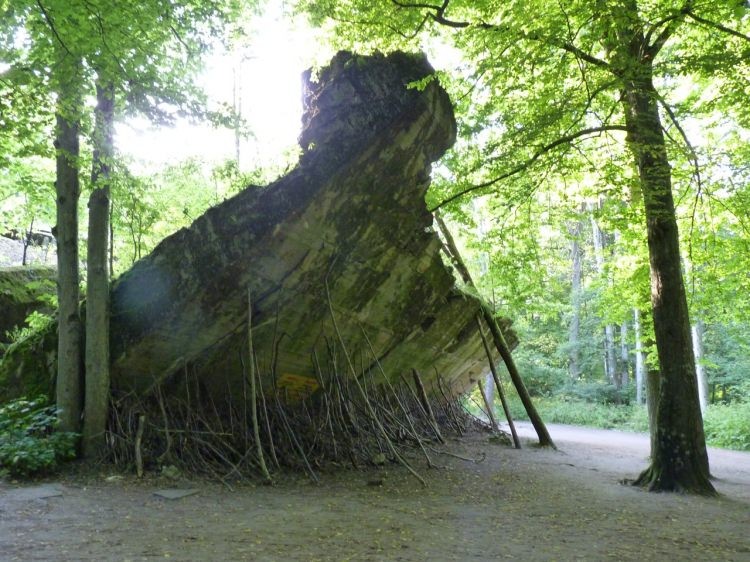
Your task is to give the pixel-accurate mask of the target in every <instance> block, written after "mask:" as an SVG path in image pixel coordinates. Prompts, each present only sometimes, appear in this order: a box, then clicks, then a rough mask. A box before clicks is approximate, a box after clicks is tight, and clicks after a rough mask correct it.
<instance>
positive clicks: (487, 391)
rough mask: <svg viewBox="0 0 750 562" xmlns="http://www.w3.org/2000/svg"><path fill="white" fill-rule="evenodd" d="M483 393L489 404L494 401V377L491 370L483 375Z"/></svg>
mask: <svg viewBox="0 0 750 562" xmlns="http://www.w3.org/2000/svg"><path fill="white" fill-rule="evenodd" d="M484 395H485V396H486V397H487V400H489V402H490V404H494V403H495V379H494V378H493V376H492V372H489V373H487V376H486V377H484Z"/></svg>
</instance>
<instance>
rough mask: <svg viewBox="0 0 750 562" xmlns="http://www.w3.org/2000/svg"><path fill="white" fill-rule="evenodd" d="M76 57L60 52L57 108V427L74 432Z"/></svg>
mask: <svg viewBox="0 0 750 562" xmlns="http://www.w3.org/2000/svg"><path fill="white" fill-rule="evenodd" d="M80 72H81V63H80V60H75V59H73V57H72V56H70V55H67V56H66V54H65V53H64V54H62V55H61V62H60V63H59V67H58V73H59V74H58V75H57V76H56V78H57V79H58V81H59V83H58V92H57V94H58V98H57V109H56V115H55V119H56V123H57V126H56V129H55V149H56V154H57V156H56V160H57V162H56V181H55V190H56V200H57V226H56V237H57V299H58V316H59V320H58V344H57V382H56V399H57V408H58V419H59V425H58V429H59V430H60V431H78V430H79V427H80V419H81V403H82V396H81V317H80V311H79V301H80V295H79V289H78V283H79V279H78V277H79V274H78V273H79V272H78V197H79V195H80V185H79V178H78V156H79V139H78V135H79V115H80V113H79V111H80V104H81V100H80V94H79V88H80V81H79V77H80Z"/></svg>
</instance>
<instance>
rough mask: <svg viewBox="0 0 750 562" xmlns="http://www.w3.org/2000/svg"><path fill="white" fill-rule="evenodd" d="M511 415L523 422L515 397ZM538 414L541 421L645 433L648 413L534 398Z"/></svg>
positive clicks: (622, 406)
mask: <svg viewBox="0 0 750 562" xmlns="http://www.w3.org/2000/svg"><path fill="white" fill-rule="evenodd" d="M509 403H510V410H511V414H512V415H513V416H514V417H515V418H517V419H520V420H526V419H528V417H527V416H526V411H525V410H524V408H523V404H521V401H520V400H519V399H518V398H517V397H512V398H511V399H510V400H509ZM534 405H535V406H536V408H537V410H538V411H539V414H540V415H541V416H542V419H544V421H545V422H549V423H564V424H569V425H583V426H589V427H601V428H604V429H624V430H629V431H648V413H647V412H646V408H645V406H640V407H639V406H636V405H634V404H599V403H596V402H584V401H582V400H571V399H565V398H537V399H535V400H534Z"/></svg>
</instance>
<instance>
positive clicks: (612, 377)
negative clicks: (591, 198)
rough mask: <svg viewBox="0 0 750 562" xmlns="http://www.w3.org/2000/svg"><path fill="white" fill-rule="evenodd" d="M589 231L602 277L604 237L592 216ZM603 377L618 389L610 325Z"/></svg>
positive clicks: (613, 342) (608, 326)
mask: <svg viewBox="0 0 750 562" xmlns="http://www.w3.org/2000/svg"><path fill="white" fill-rule="evenodd" d="M591 231H592V237H593V240H594V259H595V262H596V271H597V273H598V274H599V275H600V276H604V273H605V272H604V235H603V233H602V230H601V228H599V224H598V223H597V222H596V219H595V218H594V215H593V213H592V215H591ZM604 375H605V377H606V378H607V380H608V381H609V382H610V383H612V384H613V385H615V386H616V387H617V388H620V381H619V377H618V376H617V354H616V353H615V327H614V326H613V325H612V324H606V325H605V326H604Z"/></svg>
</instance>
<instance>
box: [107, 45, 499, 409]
mask: <svg viewBox="0 0 750 562" xmlns="http://www.w3.org/2000/svg"><path fill="white" fill-rule="evenodd" d="M430 73H432V69H431V67H430V66H429V64H428V63H427V61H426V59H425V58H424V57H423V56H422V55H407V54H403V53H396V54H392V55H389V56H387V57H386V56H383V55H374V56H368V57H358V56H353V55H351V54H350V53H339V54H338V55H337V56H336V57H335V58H334V59H333V61H332V63H331V65H330V67H328V68H327V69H324V70H323V71H322V72H321V74H320V81H319V82H310V81H309V80H308V82H307V84H306V87H305V90H306V93H305V100H306V101H305V114H304V117H303V132H302V134H301V137H300V143H301V146H302V147H303V149H304V151H305V152H304V154H303V156H302V158H301V161H300V163H299V165H298V166H297V168H295V169H294V170H293V171H292V172H291V173H289V174H288V175H287V176H285V177H284V178H282V179H280V180H278V181H277V182H275V183H273V184H271V185H269V186H267V187H264V188H257V187H251V188H248V189H246V190H245V191H243V192H242V193H240V194H238V195H237V196H235V197H234V198H232V199H230V200H228V201H226V202H224V203H222V204H221V205H218V206H217V207H214V208H212V209H210V210H209V211H208V212H207V213H205V214H204V215H203V216H201V217H200V218H199V219H197V220H196V221H195V222H194V223H193V224H192V225H191V226H190V228H186V229H182V230H180V231H179V232H177V233H175V234H174V235H172V236H170V237H168V238H167V239H165V240H164V241H163V242H162V243H161V244H159V246H158V247H157V248H156V249H155V250H154V251H153V252H152V253H151V254H150V255H149V256H147V257H146V258H144V259H143V260H141V261H139V262H138V263H136V264H135V265H134V266H133V268H132V269H131V270H130V271H128V272H127V273H126V274H124V275H123V276H122V277H121V278H120V279H118V280H117V282H116V283H115V284H114V285H113V288H112V324H111V359H112V371H111V374H112V385H113V389H114V391H115V392H135V393H140V394H143V393H148V392H149V391H151V390H152V389H153V388H154V386H155V385H157V384H161V383H163V382H166V383H167V384H169V383H172V384H174V387H173V388H175V389H177V388H184V381H185V376H189V377H190V380H191V384H192V381H193V380H194V379H198V380H199V381H200V383H201V384H200V386H201V388H204V389H206V390H208V391H209V392H211V393H212V394H214V396H218V397H220V396H222V395H225V394H226V393H227V392H237V393H241V392H242V380H243V378H242V367H241V364H240V353H241V352H242V351H244V350H245V349H246V337H247V336H246V334H247V317H248V315H247V307H248V302H247V298H248V289H249V291H250V293H251V295H252V306H253V336H254V340H255V349H256V351H257V353H258V358H259V363H260V367H261V369H260V370H261V374H262V376H263V380H262V383H263V385H266V386H268V385H269V384H270V383H271V370H272V369H271V367H270V364H271V356H272V351H273V349H274V348H275V347H276V346H275V343H276V342H278V352H279V353H278V357H277V362H276V367H277V368H276V373H275V374H276V377H277V378H278V379H279V380H302V379H295V377H310V378H312V377H314V370H313V362H312V355H313V354H314V353H315V354H317V356H318V358H319V359H320V360H321V363H323V367H324V368H327V365H326V364H327V356H328V351H329V350H330V349H331V348H335V351H334V353H335V354H336V355H337V356H338V359H339V361H340V362H339V368H340V369H341V370H342V372H344V371H345V367H343V362H342V361H341V353H342V350H341V349H340V345H339V344H338V342H337V337H336V335H335V333H334V330H333V326H332V323H331V319H330V313H329V302H328V298H327V291H326V286H327V287H328V290H329V291H330V302H331V305H332V307H333V309H334V314H335V316H336V320H337V323H338V326H339V328H340V331H341V335H342V337H343V339H344V340H345V342H346V346H347V350H348V352H349V353H350V354H351V355H352V356H353V357H354V360H355V363H356V368H357V371H358V372H360V373H361V372H365V371H367V370H368V369H373V372H375V373H376V376H378V377H380V376H382V375H380V374H379V373H380V371H379V369H374V366H375V365H376V361H375V357H374V356H376V357H377V358H378V360H379V364H380V366H381V367H382V368H383V370H384V371H385V373H386V376H388V377H389V378H391V379H393V380H397V379H398V378H399V377H400V375H401V374H408V373H409V372H410V371H411V369H412V368H416V369H418V370H420V371H421V372H422V375H423V379H424V382H425V385H426V386H427V387H428V389H434V388H435V384H434V383H435V381H436V373H440V375H441V377H442V379H443V382H445V384H446V385H450V386H452V387H453V388H454V389H456V390H462V389H465V388H467V387H468V385H469V384H470V382H469V381H470V380H472V379H475V378H476V377H478V376H479V375H481V374H482V373H483V372H484V371H485V369H486V358H485V357H484V351H483V349H482V345H481V340H480V338H479V336H478V333H477V330H476V327H475V315H476V313H477V311H478V309H479V303H478V302H477V300H476V299H475V298H473V297H471V296H468V295H465V294H462V293H461V292H459V291H458V290H457V289H456V288H455V281H454V278H453V276H452V274H451V273H450V272H449V271H448V270H447V269H446V268H445V266H444V264H443V262H442V260H441V257H440V254H439V253H440V242H439V240H438V238H437V236H436V235H435V233H434V232H433V230H432V222H433V219H432V215H431V214H430V213H429V212H428V210H427V209H426V206H425V202H424V196H425V192H426V190H427V188H428V186H429V182H430V166H431V163H432V162H434V161H435V160H436V159H437V158H439V157H440V156H441V155H442V154H443V153H444V152H445V150H447V149H448V147H450V145H451V144H452V143H453V142H454V140H455V135H456V124H455V120H454V116H453V108H452V106H451V102H450V100H449V98H448V95H447V94H446V93H445V91H444V90H443V89H442V88H441V87H440V86H439V84H438V83H437V82H436V81H432V82H430V83H429V84H428V85H427V87H426V88H424V89H422V90H418V89H414V88H409V87H408V86H409V84H410V83H412V82H414V81H416V80H419V79H421V78H424V77H426V76H428V75H430ZM368 339H369V342H370V343H371V344H372V348H373V349H374V356H373V353H371V351H370V345H369V344H368V343H367V340H368ZM332 342H333V344H332Z"/></svg>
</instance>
